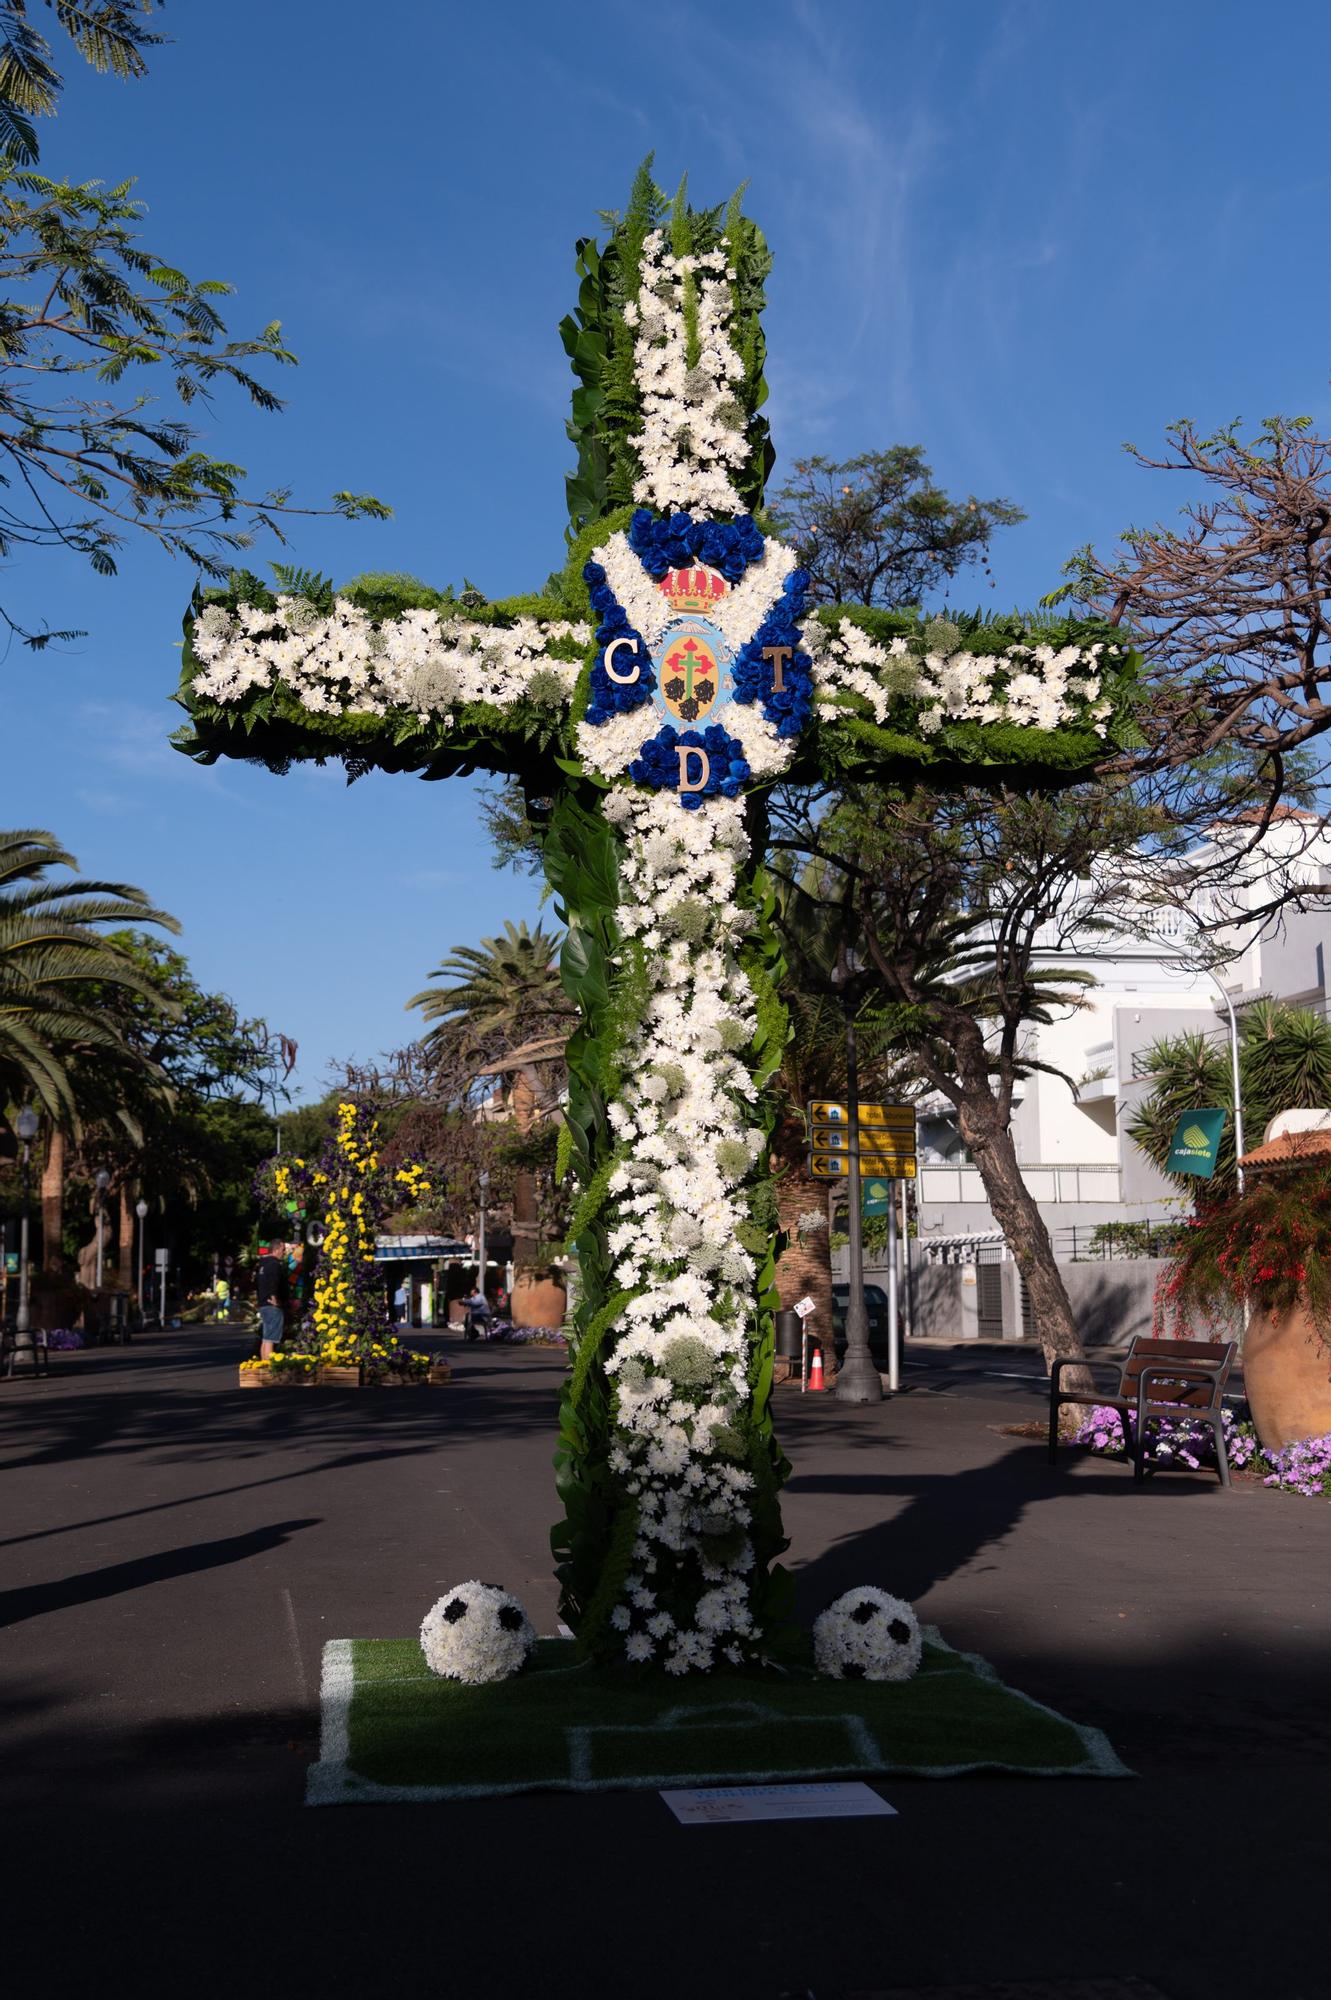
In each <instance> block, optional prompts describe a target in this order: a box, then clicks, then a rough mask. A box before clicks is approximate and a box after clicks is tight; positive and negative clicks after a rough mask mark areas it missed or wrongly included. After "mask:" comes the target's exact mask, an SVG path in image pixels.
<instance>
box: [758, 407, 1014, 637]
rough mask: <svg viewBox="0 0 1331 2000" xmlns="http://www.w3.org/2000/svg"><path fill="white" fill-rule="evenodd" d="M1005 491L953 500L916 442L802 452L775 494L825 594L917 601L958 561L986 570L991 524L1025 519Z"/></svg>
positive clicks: (942, 587) (891, 604)
mask: <svg viewBox="0 0 1331 2000" xmlns="http://www.w3.org/2000/svg"><path fill="white" fill-rule="evenodd" d="M1025 518H1026V517H1025V515H1024V514H1023V513H1022V511H1021V509H1020V508H1019V507H1014V506H1013V504H1012V502H1011V501H1010V500H977V499H975V498H974V496H971V497H970V498H968V499H966V500H952V499H949V497H948V495H947V494H946V493H945V492H944V491H943V489H942V488H941V487H940V486H938V485H936V484H935V482H934V476H933V473H932V472H931V470H930V468H929V465H928V463H927V461H926V459H925V456H924V451H923V449H922V448H921V447H920V446H919V445H909V444H897V445H892V446H891V447H890V448H889V449H888V450H887V451H866V452H861V453H860V454H859V456H858V457H857V458H848V459H846V460H844V461H842V462H840V463H834V462H833V461H832V460H831V459H827V458H810V459H805V460H804V461H802V462H801V463H800V464H798V465H796V467H795V477H794V478H793V479H791V480H788V481H787V482H786V484H785V485H784V486H783V487H782V488H781V491H780V492H779V493H778V494H777V496H776V499H775V501H774V502H773V504H772V519H773V523H774V525H775V527H776V528H777V530H778V531H779V532H780V533H781V534H782V535H784V536H785V537H786V538H787V539H788V540H790V541H792V542H793V543H794V545H795V547H796V549H797V550H798V553H799V559H800V561H801V562H802V563H803V564H804V566H805V567H806V569H808V571H809V573H810V575H811V577H812V579H813V585H812V596H813V599H814V601H815V602H817V603H822V604H876V605H881V606H885V607H887V608H889V609H893V608H899V607H902V606H905V605H911V604H915V605H922V604H926V603H928V602H930V601H931V600H933V599H935V598H937V597H939V596H940V595H945V593H946V586H947V585H948V584H949V583H950V582H951V581H952V578H953V577H954V576H956V575H957V574H958V572H959V571H960V570H963V569H965V568H967V567H969V566H970V565H972V564H975V563H979V564H980V565H981V566H982V567H983V569H984V570H985V572H986V574H987V572H988V560H987V557H988V549H989V543H990V540H991V538H992V536H993V532H994V529H995V528H1000V527H1002V528H1006V527H1013V526H1015V525H1016V523H1017V522H1019V521H1024V520H1025Z"/></svg>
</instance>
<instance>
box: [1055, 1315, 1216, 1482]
mask: <svg viewBox="0 0 1331 2000" xmlns="http://www.w3.org/2000/svg"><path fill="white" fill-rule="evenodd" d="M1234 1349H1235V1343H1234V1342H1233V1341H1232V1340H1223V1341H1221V1340H1213V1341H1208V1340H1142V1339H1137V1340H1134V1341H1133V1343H1132V1345H1131V1347H1130V1348H1129V1349H1128V1351H1127V1354H1126V1355H1125V1356H1124V1358H1123V1361H1122V1363H1121V1365H1120V1364H1118V1363H1110V1362H1103V1361H1077V1360H1074V1359H1072V1358H1071V1357H1070V1356H1068V1355H1062V1354H1060V1355H1059V1357H1058V1359H1057V1360H1056V1361H1055V1363H1054V1365H1053V1367H1052V1368H1051V1370H1050V1371H1049V1463H1050V1464H1051V1465H1053V1464H1054V1463H1055V1462H1056V1460H1057V1458H1058V1418H1059V1412H1060V1411H1061V1410H1062V1408H1063V1406H1064V1405H1065V1404H1068V1403H1074V1404H1088V1405H1093V1406H1096V1407H1103V1408H1105V1409H1110V1410H1114V1411H1116V1412H1117V1415H1118V1421H1119V1428H1120V1430H1121V1431H1122V1432H1123V1446H1124V1450H1125V1451H1129V1452H1131V1454H1132V1468H1133V1480H1134V1482H1135V1483H1136V1484H1137V1485H1140V1484H1141V1483H1142V1481H1143V1480H1144V1479H1145V1477H1146V1425H1147V1421H1148V1419H1149V1418H1151V1417H1183V1416H1186V1417H1191V1418H1193V1419H1194V1420H1195V1421H1196V1422H1198V1423H1203V1424H1209V1425H1210V1427H1211V1435H1212V1436H1213V1437H1214V1439H1215V1461H1216V1470H1217V1471H1218V1472H1219V1474H1220V1484H1221V1485H1222V1486H1228V1485H1229V1458H1228V1456H1227V1454H1226V1451H1225V1423H1224V1406H1223V1403H1222V1401H1221V1398H1222V1397H1223V1395H1224V1392H1225V1384H1226V1383H1227V1382H1228V1380H1229V1371H1230V1369H1231V1368H1232V1366H1233V1364H1234ZM1110 1366H1117V1367H1118V1382H1117V1383H1116V1385H1115V1387H1114V1389H1113V1391H1112V1393H1110V1394H1109V1395H1101V1394H1099V1393H1098V1392H1097V1391H1095V1390H1091V1391H1089V1392H1087V1391H1082V1390H1074V1389H1060V1388H1059V1386H1058V1378H1059V1376H1060V1375H1061V1374H1062V1372H1063V1370H1064V1369H1065V1368H1104V1367H1110ZM1129 1411H1135V1412H1136V1416H1137V1436H1136V1439H1135V1441H1134V1440H1133V1439H1132V1438H1130V1436H1129V1433H1128V1423H1127V1417H1128V1412H1129Z"/></svg>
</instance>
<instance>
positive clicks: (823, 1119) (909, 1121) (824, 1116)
mask: <svg viewBox="0 0 1331 2000" xmlns="http://www.w3.org/2000/svg"><path fill="white" fill-rule="evenodd" d="M859 1109H860V1116H859V1122H860V1124H861V1125H880V1126H885V1127H887V1128H888V1129H889V1130H890V1131H893V1132H909V1133H911V1134H912V1135H913V1134H914V1131H915V1106H914V1105H913V1104H861V1105H860V1108H859ZM808 1113H809V1123H810V1125H833V1126H836V1125H840V1126H842V1127H845V1126H848V1125H849V1124H850V1109H849V1106H848V1105H845V1104H843V1103H840V1102H839V1101H838V1100H837V1099H836V1098H829V1097H815V1098H811V1099H810V1100H809V1104H808Z"/></svg>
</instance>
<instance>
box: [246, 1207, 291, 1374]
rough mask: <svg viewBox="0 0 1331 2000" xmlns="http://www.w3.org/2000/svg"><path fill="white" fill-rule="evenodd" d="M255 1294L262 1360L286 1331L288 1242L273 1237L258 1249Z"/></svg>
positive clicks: (288, 1293)
mask: <svg viewBox="0 0 1331 2000" xmlns="http://www.w3.org/2000/svg"><path fill="white" fill-rule="evenodd" d="M254 1295H255V1298H256V1300H257V1302H258V1307H259V1353H260V1354H261V1355H262V1357H263V1358H264V1360H265V1361H266V1360H267V1359H268V1356H269V1355H270V1354H271V1353H272V1351H273V1349H274V1348H275V1347H278V1346H280V1345H281V1342H282V1336H283V1334H284V1333H285V1332H286V1323H287V1307H288V1305H289V1304H290V1303H291V1281H290V1279H289V1278H288V1276H287V1246H286V1244H285V1243H284V1242H282V1240H281V1238H280V1237H279V1238H276V1239H275V1240H274V1241H273V1242H271V1243H269V1244H268V1245H267V1247H266V1248H264V1249H262V1250H261V1251H260V1255H259V1268H258V1271H257V1273H256V1274H255V1281H254Z"/></svg>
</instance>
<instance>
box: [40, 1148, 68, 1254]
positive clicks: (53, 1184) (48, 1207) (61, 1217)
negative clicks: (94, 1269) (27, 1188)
mask: <svg viewBox="0 0 1331 2000" xmlns="http://www.w3.org/2000/svg"><path fill="white" fill-rule="evenodd" d="M64 1233H65V1135H64V1133H63V1132H62V1131H60V1129H59V1128H58V1127H56V1128H54V1129H53V1130H52V1133H51V1138H50V1142H49V1143H48V1145H47V1148H46V1160H45V1162H44V1164H43V1166H42V1269H43V1271H45V1272H46V1274H47V1276H48V1277H52V1278H58V1277H59V1276H60V1271H61V1265H62V1239H63V1237H64Z"/></svg>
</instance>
